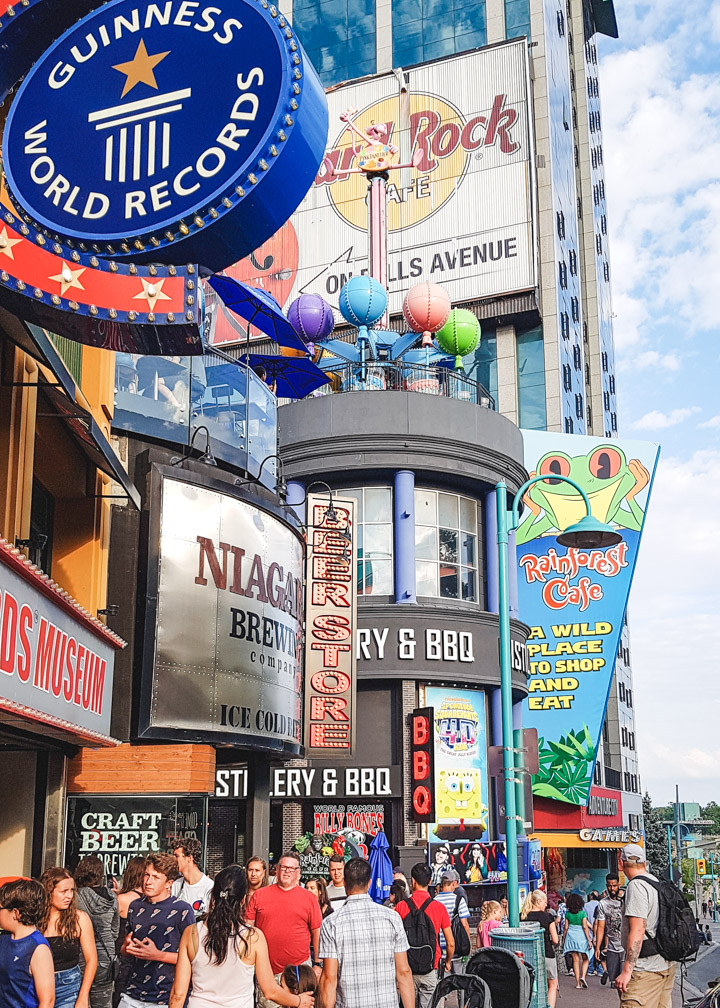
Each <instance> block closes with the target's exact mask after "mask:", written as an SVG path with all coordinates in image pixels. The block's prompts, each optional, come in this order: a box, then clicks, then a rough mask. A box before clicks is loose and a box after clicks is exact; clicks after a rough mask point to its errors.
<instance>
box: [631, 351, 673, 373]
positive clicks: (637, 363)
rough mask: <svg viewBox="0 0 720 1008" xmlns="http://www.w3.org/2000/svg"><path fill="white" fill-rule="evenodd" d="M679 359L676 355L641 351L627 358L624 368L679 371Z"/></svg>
mask: <svg viewBox="0 0 720 1008" xmlns="http://www.w3.org/2000/svg"><path fill="white" fill-rule="evenodd" d="M680 366H681V364H680V357H679V356H678V355H677V354H676V353H667V354H661V353H658V351H657V350H643V351H641V352H640V353H637V354H634V355H633V356H632V357H628V358H627V359H626V361H625V364H624V367H625V368H626V369H628V370H629V369H631V368H636V369H637V368H656V369H657V368H660V369H663V370H665V371H679V370H680Z"/></svg>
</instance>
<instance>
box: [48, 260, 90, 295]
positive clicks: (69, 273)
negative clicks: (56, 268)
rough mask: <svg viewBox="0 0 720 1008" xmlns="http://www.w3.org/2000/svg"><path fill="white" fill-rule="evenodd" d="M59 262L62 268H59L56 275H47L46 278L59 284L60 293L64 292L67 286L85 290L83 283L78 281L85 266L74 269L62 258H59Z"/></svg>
mask: <svg viewBox="0 0 720 1008" xmlns="http://www.w3.org/2000/svg"><path fill="white" fill-rule="evenodd" d="M61 262H62V269H61V270H60V272H59V273H58V274H57V276H51V277H48V280H55V282H56V283H59V284H60V286H61V290H60V293H61V294H64V293H65V291H66V290H67V289H68V288H69V287H77V288H78V290H85V288H84V287H83V285H82V284H81V283H80V280H79V277H81V276H82V274H83V273H84V272H85V270H86V269H87V267H86V266H83V267H82V269H78V270H74V269H70V267H69V266H68V264H67V263H66V262H65V260H64V259H63V260H61Z"/></svg>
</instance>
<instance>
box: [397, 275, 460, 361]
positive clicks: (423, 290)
mask: <svg viewBox="0 0 720 1008" xmlns="http://www.w3.org/2000/svg"><path fill="white" fill-rule="evenodd" d="M449 314H450V296H449V295H448V293H447V291H446V290H445V289H444V288H443V287H440V286H439V284H434V283H421V284H415V286H414V287H411V288H410V290H409V291H408V292H407V294H406V295H405V300H404V301H403V315H404V317H405V321H406V322H407V324H408V325H409V326H410V328H411V329H412V331H413V332H421V333H422V346H423V348H425V347H428V348H429V347H431V346H432V334H433V333H436V332H437V331H438V329H442V327H443V326H444V325H445V323H446V322H447V320H448V315H449Z"/></svg>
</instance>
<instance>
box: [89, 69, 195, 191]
mask: <svg viewBox="0 0 720 1008" xmlns="http://www.w3.org/2000/svg"><path fill="white" fill-rule="evenodd" d="M191 94H192V89H191V88H184V89H183V90H182V91H170V92H168V94H163V95H154V96H153V97H152V98H143V99H142V100H141V101H135V102H128V103H126V104H125V105H113V106H112V107H111V108H106V109H100V111H98V112H91V113H90V115H89V116H88V122H89V123H95V129H96V130H98V131H99V130H111V131H112V132H110V133H108V134H107V136H106V138H105V180H106V182H112V181H115V180H116V181H118V182H125V181H128V180H129V179H130V178H131V177H132V180H133V182H137V181H138V180H140V179H142V178H151V177H152V176H153V175H154V174H155V171H156V170H157V169H158V168H167V166H168V165H169V164H170V122H169V121H168V116H170V115H172V113H173V112H179V111H180V110H181V109H182V107H183V105H182V103H183V100H184V99H185V98H189V97H190V96H191Z"/></svg>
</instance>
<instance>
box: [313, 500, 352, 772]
mask: <svg viewBox="0 0 720 1008" xmlns="http://www.w3.org/2000/svg"><path fill="white" fill-rule="evenodd" d="M307 508H308V551H307V596H306V604H305V617H306V619H305V626H306V634H305V637H306V639H305V726H306V727H305V751H306V755H308V756H311V757H312V756H314V757H322V756H325V757H327V756H328V755H330V754H335V753H343V754H345V755H348V756H349V755H351V754H352V751H353V745H354V738H355V693H356V671H355V647H354V641H355V628H356V610H357V577H356V568H355V502H354V501H353V500H351V499H348V500H344V499H340V498H338V497H335V496H333V497H332V500H331V501H329V500H328V498H327V497H320V496H318V495H317V494H311V495H310V496H309V497H308V502H307Z"/></svg>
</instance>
